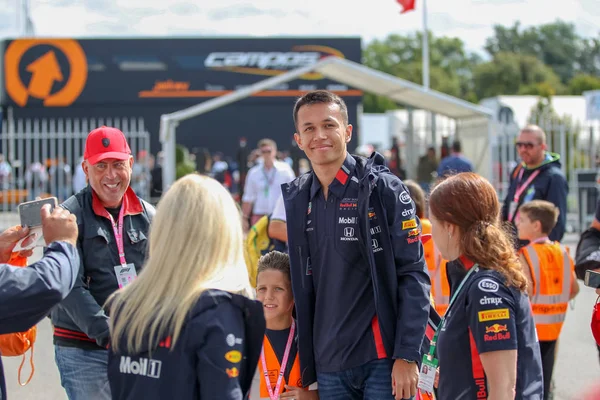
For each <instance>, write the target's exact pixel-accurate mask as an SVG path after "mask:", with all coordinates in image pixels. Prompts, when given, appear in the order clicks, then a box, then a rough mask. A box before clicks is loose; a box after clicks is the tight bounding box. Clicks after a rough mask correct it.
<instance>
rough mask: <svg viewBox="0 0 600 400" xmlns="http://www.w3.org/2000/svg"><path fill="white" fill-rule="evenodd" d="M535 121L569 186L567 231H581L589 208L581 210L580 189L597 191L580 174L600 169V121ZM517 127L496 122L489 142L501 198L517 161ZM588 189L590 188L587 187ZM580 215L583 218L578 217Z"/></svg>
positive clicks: (497, 187)
mask: <svg viewBox="0 0 600 400" xmlns="http://www.w3.org/2000/svg"><path fill="white" fill-rule="evenodd" d="M532 122H536V125H538V126H540V127H541V128H542V129H543V130H544V132H545V133H546V139H547V144H548V150H549V151H552V152H554V153H558V154H559V155H560V162H561V167H562V171H563V173H564V174H565V176H566V177H567V181H568V183H569V197H568V212H569V215H568V217H567V220H568V221H567V225H568V226H567V228H568V229H569V230H570V231H574V232H580V231H581V230H582V229H584V228H585V227H584V226H581V225H582V224H583V223H584V221H588V220H589V219H590V216H589V215H588V214H589V207H585V208H586V210H583V209H582V208H581V201H580V196H581V195H582V192H581V190H582V189H586V190H588V191H592V190H593V191H594V192H595V190H596V187H595V186H596V185H597V184H596V183H595V182H594V183H592V184H591V186H590V184H589V183H581V182H580V179H578V177H579V176H580V175H581V172H582V171H588V172H589V171H597V169H598V168H599V167H600V159H599V156H600V121H588V122H585V123H579V122H564V121H559V120H557V119H553V118H548V119H542V120H539V121H532ZM519 131H520V127H519V126H517V125H516V124H508V125H507V124H502V123H497V124H495V126H494V135H493V137H494V141H493V143H492V154H493V155H492V157H493V181H494V184H495V185H496V189H497V191H498V194H499V196H500V198H501V199H504V197H505V196H506V192H507V190H508V186H509V182H510V173H511V172H512V170H513V169H514V168H515V166H516V165H517V162H518V155H517V151H516V148H515V142H516V140H517V137H518V135H519ZM588 186H589V187H588ZM586 195H587V194H586ZM580 213H583V214H584V215H583V216H580V215H579V214H580Z"/></svg>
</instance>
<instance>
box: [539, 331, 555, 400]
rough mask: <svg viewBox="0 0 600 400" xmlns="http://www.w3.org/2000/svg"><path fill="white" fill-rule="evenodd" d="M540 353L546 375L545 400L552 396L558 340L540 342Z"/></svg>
mask: <svg viewBox="0 0 600 400" xmlns="http://www.w3.org/2000/svg"><path fill="white" fill-rule="evenodd" d="M540 353H541V356H542V372H543V374H544V400H548V396H550V383H551V382H552V371H553V370H554V361H555V359H556V340H552V341H550V342H543V341H541V340H540Z"/></svg>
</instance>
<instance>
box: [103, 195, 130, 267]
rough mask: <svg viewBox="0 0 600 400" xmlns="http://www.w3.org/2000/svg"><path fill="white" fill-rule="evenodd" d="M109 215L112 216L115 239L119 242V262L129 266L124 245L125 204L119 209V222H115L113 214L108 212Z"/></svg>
mask: <svg viewBox="0 0 600 400" xmlns="http://www.w3.org/2000/svg"><path fill="white" fill-rule="evenodd" d="M107 214H108V217H109V218H110V222H111V224H112V227H113V232H114V234H115V240H116V242H117V250H118V251H119V262H120V263H121V265H122V266H123V267H126V266H127V261H125V248H124V246H123V219H124V218H125V205H124V204H121V211H119V224H118V225H117V224H115V220H114V219H113V217H112V215H111V214H110V213H109V212H107Z"/></svg>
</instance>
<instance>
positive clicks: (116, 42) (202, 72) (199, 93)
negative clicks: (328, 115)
mask: <svg viewBox="0 0 600 400" xmlns="http://www.w3.org/2000/svg"><path fill="white" fill-rule="evenodd" d="M3 49H4V54H3V61H4V63H3V76H4V85H3V92H2V105H3V106H16V107H24V108H30V107H47V108H56V107H69V106H75V107H77V106H100V105H102V106H119V107H123V106H126V105H128V104H130V105H134V104H135V105H152V106H155V105H161V104H168V105H170V106H171V105H174V104H175V105H177V104H179V105H181V106H187V105H190V104H195V103H198V102H201V101H202V100H205V99H206V98H211V97H216V96H220V95H223V94H225V93H228V92H229V91H232V90H236V89H239V88H242V87H245V86H247V85H250V84H252V83H255V82H258V81H260V80H263V79H265V78H268V77H270V76H275V75H278V74H281V73H284V72H287V71H289V70H292V69H294V68H298V67H302V66H306V65H310V64H314V63H315V62H317V61H318V60H320V59H322V58H323V57H328V56H332V55H334V56H339V57H343V58H346V59H349V60H352V61H357V62H360V61H361V42H360V38H245V39H244V38H236V39H217V38H210V39H208V38H206V39H84V40H77V39H44V38H35V39H18V40H7V41H5V42H4V43H3ZM313 89H329V90H335V91H336V92H338V93H339V94H340V95H342V96H344V97H359V96H361V93H360V91H357V90H353V89H352V88H348V87H346V86H344V85H340V84H338V83H336V82H332V81H330V80H327V79H324V78H323V77H322V76H321V75H319V74H316V73H309V74H306V75H304V76H302V79H298V80H295V81H291V82H288V83H285V84H282V85H280V86H279V87H274V88H272V89H271V90H269V91H266V92H262V93H259V94H257V95H256V96H255V97H270V98H274V97H283V98H285V97H287V98H290V97H296V96H298V95H299V94H300V93H302V92H303V91H308V90H313Z"/></svg>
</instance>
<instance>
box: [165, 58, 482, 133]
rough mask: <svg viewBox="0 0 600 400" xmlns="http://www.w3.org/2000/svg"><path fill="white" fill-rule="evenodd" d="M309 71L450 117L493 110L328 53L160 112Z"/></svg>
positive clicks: (221, 100)
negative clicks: (274, 73)
mask: <svg viewBox="0 0 600 400" xmlns="http://www.w3.org/2000/svg"><path fill="white" fill-rule="evenodd" d="M308 72H319V73H321V74H322V75H323V76H325V77H326V78H329V79H331V80H334V81H337V82H340V83H344V84H346V85H348V86H351V87H354V88H357V89H361V90H363V91H365V92H369V93H374V94H378V95H381V96H386V97H388V98H390V99H392V100H393V101H395V102H397V103H400V104H404V105H406V106H411V107H413V108H415V109H423V110H429V111H432V112H434V113H437V114H440V115H445V116H447V117H450V118H456V119H459V118H476V117H484V118H490V117H491V116H492V111H491V110H489V109H487V108H486V107H483V106H479V105H476V104H472V103H469V102H468V101H464V100H461V99H458V98H456V97H452V96H449V95H447V94H444V93H441V92H437V91H435V90H430V89H425V88H423V87H422V86H420V85H417V84H415V83H412V82H409V81H407V80H404V79H400V78H398V77H395V76H393V75H390V74H386V73H384V72H381V71H377V70H374V69H372V68H369V67H365V66H364V65H361V64H358V63H356V62H353V61H349V60H346V59H343V58H339V57H335V56H331V57H327V58H325V59H323V60H321V61H319V62H317V63H316V64H312V65H308V66H305V67H301V68H297V69H294V70H292V71H289V72H286V73H284V74H281V75H277V76H274V77H272V78H268V79H265V80H262V81H260V82H257V83H255V84H253V85H250V86H248V87H246V88H243V89H240V90H236V91H234V92H232V93H229V94H226V95H223V96H220V97H215V98H213V99H210V100H207V101H205V102H203V103H200V104H198V105H195V106H192V107H189V108H186V109H184V110H180V111H176V112H174V113H171V114H166V115H163V118H165V119H167V120H168V121H182V120H185V119H188V118H193V117H195V116H198V115H201V114H204V113H206V112H209V111H212V110H214V109H216V108H219V107H223V106H225V105H227V104H230V103H233V102H236V101H238V100H241V99H243V98H246V97H248V96H250V95H252V94H254V93H256V92H260V91H263V90H267V89H269V88H271V87H273V86H276V85H280V84H282V83H285V82H289V81H291V80H294V79H297V78H298V77H300V76H302V75H304V74H306V73H308ZM165 134H166V132H165V131H163V132H161V137H163V135H165Z"/></svg>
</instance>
